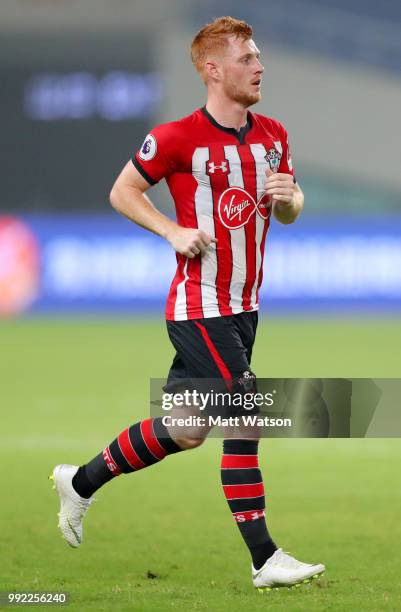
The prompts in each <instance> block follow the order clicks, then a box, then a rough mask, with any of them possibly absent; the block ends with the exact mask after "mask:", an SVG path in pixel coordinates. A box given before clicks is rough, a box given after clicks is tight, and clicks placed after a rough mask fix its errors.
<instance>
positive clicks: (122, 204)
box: [110, 161, 216, 258]
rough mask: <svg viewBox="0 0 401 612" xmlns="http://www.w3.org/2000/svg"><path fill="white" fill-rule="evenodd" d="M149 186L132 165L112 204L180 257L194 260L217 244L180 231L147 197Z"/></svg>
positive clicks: (116, 185)
mask: <svg viewBox="0 0 401 612" xmlns="http://www.w3.org/2000/svg"><path fill="white" fill-rule="evenodd" d="M150 186H151V185H150V184H149V183H148V182H147V181H146V180H145V179H144V178H143V177H142V176H141V174H140V173H139V172H138V170H137V169H136V168H135V167H134V165H133V163H132V161H129V162H128V163H127V164H126V166H125V167H124V168H123V170H122V171H121V173H120V175H119V176H118V178H117V180H116V182H115V183H114V185H113V188H112V190H111V192H110V203H111V205H112V206H113V208H114V209H115V210H116V211H117V212H119V213H120V214H122V215H124V216H125V217H127V219H129V220H130V221H132V222H133V223H136V224H137V225H140V226H141V227H143V228H145V229H147V230H149V231H151V232H153V233H154V234H157V235H159V236H161V237H162V238H165V239H166V240H168V242H170V244H171V246H172V247H173V248H174V250H175V251H177V253H181V254H182V255H185V256H186V257H190V258H193V257H195V256H196V255H199V253H203V252H204V251H205V249H206V248H207V247H208V246H209V245H210V243H211V242H216V239H215V238H212V237H210V236H208V235H207V234H206V233H205V232H203V231H202V230H198V229H191V228H186V227H181V226H180V225H178V224H177V223H175V221H172V220H171V219H169V217H167V216H166V215H163V213H161V212H160V211H158V210H157V209H156V208H155V207H154V206H153V204H152V202H151V201H150V200H149V198H148V196H147V195H146V194H145V191H146V190H147V189H149V187H150Z"/></svg>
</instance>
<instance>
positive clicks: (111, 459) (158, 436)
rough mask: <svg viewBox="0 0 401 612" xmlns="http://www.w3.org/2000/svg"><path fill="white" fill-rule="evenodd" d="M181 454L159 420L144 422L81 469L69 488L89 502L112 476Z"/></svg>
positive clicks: (121, 435)
mask: <svg viewBox="0 0 401 612" xmlns="http://www.w3.org/2000/svg"><path fill="white" fill-rule="evenodd" d="M181 450H183V449H182V448H181V447H179V446H178V444H176V443H175V442H174V440H173V439H172V438H171V437H170V435H169V433H168V431H167V428H166V427H165V425H163V423H162V419H161V417H157V418H154V419H146V420H145V421H140V422H139V423H135V425H132V426H131V427H128V428H127V429H124V431H123V432H121V433H120V435H119V436H118V437H117V438H116V439H115V440H113V442H112V443H111V444H109V446H106V448H105V449H104V451H103V452H102V453H100V454H99V455H97V456H96V457H95V458H94V459H92V460H91V461H89V463H87V464H86V465H83V466H81V467H80V468H79V469H78V472H77V473H76V474H75V476H74V478H73V479H72V486H73V487H74V489H75V491H76V492H77V493H78V495H80V496H81V497H87V498H88V497H90V496H91V495H93V494H94V493H95V491H97V490H98V489H100V487H102V486H103V485H104V484H106V482H108V481H109V480H111V479H112V478H114V477H115V476H119V475H120V474H128V473H130V472H136V471H137V470H142V469H143V468H146V467H148V466H149V465H153V464H154V463H158V462H159V461H161V460H162V459H164V457H166V456H167V455H171V454H172V453H178V452H179V451H181Z"/></svg>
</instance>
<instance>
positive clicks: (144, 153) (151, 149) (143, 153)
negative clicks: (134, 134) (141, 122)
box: [139, 134, 157, 161]
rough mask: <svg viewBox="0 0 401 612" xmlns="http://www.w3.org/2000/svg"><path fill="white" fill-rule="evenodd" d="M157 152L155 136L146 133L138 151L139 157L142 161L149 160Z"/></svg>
mask: <svg viewBox="0 0 401 612" xmlns="http://www.w3.org/2000/svg"><path fill="white" fill-rule="evenodd" d="M156 153H157V142H156V138H155V137H154V136H153V134H148V135H147V136H146V138H145V140H144V141H143V145H142V146H141V150H140V151H139V157H140V159H143V160H144V161H150V160H151V159H153V158H154V156H155V155H156Z"/></svg>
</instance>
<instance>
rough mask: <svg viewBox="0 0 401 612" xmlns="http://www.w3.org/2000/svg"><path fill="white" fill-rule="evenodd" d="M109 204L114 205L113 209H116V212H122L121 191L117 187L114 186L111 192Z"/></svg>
mask: <svg viewBox="0 0 401 612" xmlns="http://www.w3.org/2000/svg"><path fill="white" fill-rule="evenodd" d="M109 202H110V204H111V205H112V207H113V208H114V210H116V211H117V212H119V210H120V191H119V190H118V189H117V188H116V186H115V185H114V186H113V188H112V190H111V191H110V195H109Z"/></svg>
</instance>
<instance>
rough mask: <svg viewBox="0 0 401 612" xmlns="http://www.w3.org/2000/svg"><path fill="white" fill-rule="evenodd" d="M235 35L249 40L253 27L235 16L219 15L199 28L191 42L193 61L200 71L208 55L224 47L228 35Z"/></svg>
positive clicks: (201, 71)
mask: <svg viewBox="0 0 401 612" xmlns="http://www.w3.org/2000/svg"><path fill="white" fill-rule="evenodd" d="M233 35H234V36H237V37H240V38H243V39H244V40H249V39H250V38H252V27H251V26H250V25H249V24H248V23H246V21H241V20H240V19H235V18H234V17H219V18H217V19H215V20H214V21H213V22H212V23H208V24H207V25H205V26H204V27H203V28H202V29H201V30H199V32H198V33H197V35H196V36H195V38H194V39H193V41H192V44H191V59H192V63H193V65H194V66H195V68H196V70H197V71H198V72H199V73H201V74H202V73H203V70H204V64H205V60H206V58H207V56H208V55H209V54H210V53H213V52H214V51H219V50H221V49H224V47H225V46H226V45H227V43H228V40H227V39H228V37H229V36H233Z"/></svg>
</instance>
